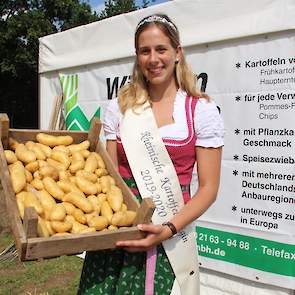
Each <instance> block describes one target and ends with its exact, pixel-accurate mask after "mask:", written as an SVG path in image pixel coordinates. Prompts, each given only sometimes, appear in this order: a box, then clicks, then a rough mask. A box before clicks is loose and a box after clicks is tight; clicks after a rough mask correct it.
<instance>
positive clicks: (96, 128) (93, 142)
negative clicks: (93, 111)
mask: <svg viewBox="0 0 295 295" xmlns="http://www.w3.org/2000/svg"><path fill="white" fill-rule="evenodd" d="M100 130H101V121H100V119H99V118H93V119H92V120H91V126H90V129H89V132H88V140H89V141H90V148H89V149H90V150H91V151H95V148H96V146H97V143H98V141H99V134H100Z"/></svg>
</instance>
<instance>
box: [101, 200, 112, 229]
mask: <svg viewBox="0 0 295 295" xmlns="http://www.w3.org/2000/svg"><path fill="white" fill-rule="evenodd" d="M100 215H101V216H104V217H106V218H107V220H108V222H109V223H110V224H111V220H112V217H113V210H112V208H111V206H110V205H109V203H108V202H107V201H104V202H102V204H101V208H100Z"/></svg>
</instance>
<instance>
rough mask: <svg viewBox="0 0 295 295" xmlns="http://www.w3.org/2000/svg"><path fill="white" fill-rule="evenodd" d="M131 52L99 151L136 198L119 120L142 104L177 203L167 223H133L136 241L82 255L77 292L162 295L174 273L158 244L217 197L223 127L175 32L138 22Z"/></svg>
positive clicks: (158, 21)
mask: <svg viewBox="0 0 295 295" xmlns="http://www.w3.org/2000/svg"><path fill="white" fill-rule="evenodd" d="M135 49H136V62H135V65H134V70H133V76H132V82H131V83H130V84H129V85H127V86H125V87H124V88H122V89H121V91H120V92H119V97H118V99H117V100H113V101H111V103H110V104H109V106H108V109H107V110H106V112H105V116H104V118H105V119H104V131H105V134H106V139H107V151H108V153H109V154H110V156H111V158H112V160H113V162H114V163H115V165H116V166H117V167H118V170H119V172H120V174H121V176H122V177H123V179H124V180H125V181H126V183H127V184H128V185H129V186H130V187H131V188H132V190H133V192H134V193H135V194H136V195H137V196H138V198H139V199H140V196H139V192H138V190H137V187H136V183H135V181H134V179H133V175H132V171H131V170H132V169H131V168H130V167H129V164H128V160H127V158H128V157H127V158H126V155H125V153H124V147H123V145H122V142H121V140H120V126H121V125H120V122H121V120H122V118H124V116H126V114H127V113H128V110H131V109H132V110H134V111H135V112H136V110H137V109H138V108H140V107H141V106H142V105H145V104H146V103H147V104H150V106H151V109H152V113H153V117H154V119H155V122H156V126H157V127H158V131H159V132H160V136H161V137H162V140H163V142H164V144H165V147H166V149H167V151H168V153H169V156H170V158H171V160H172V162H173V165H174V168H175V170H176V173H177V176H178V180H179V183H180V187H181V190H182V193H183V196H182V197H183V201H184V203H185V205H184V206H183V207H182V208H181V209H180V210H179V212H178V213H177V214H175V215H173V217H172V218H171V219H169V220H167V221H169V222H168V224H149V225H146V224H142V225H139V229H140V230H142V231H144V232H146V233H147V236H146V238H144V239H141V240H134V241H120V242H118V243H117V247H118V249H116V250H114V251H103V252H102V251H100V252H92V253H90V252H89V253H87V255H86V258H85V263H84V267H83V271H82V276H81V282H80V287H79V292H78V293H79V294H104V295H106V294H109V295H120V294H135V295H143V294H147V293H148V292H147V288H149V289H151V288H152V291H150V292H151V293H150V294H159V295H166V294H167V295H168V294H170V293H171V290H172V288H173V283H174V279H175V274H174V270H173V268H172V267H171V264H170V262H169V259H168V257H167V255H166V253H165V250H164V248H163V246H162V243H165V242H166V241H168V239H170V238H171V237H172V236H175V234H176V233H177V232H179V231H181V230H183V229H184V228H185V227H186V226H187V225H189V224H190V223H191V222H192V221H194V220H196V219H197V218H198V217H199V216H201V215H202V214H203V213H204V212H205V211H206V210H207V209H208V208H209V206H210V205H211V204H212V203H213V202H214V200H215V198H216V195H217V191H218V186H219V179H220V163H221V149H222V146H223V124H222V120H221V118H220V116H219V113H218V110H217V108H216V105H215V104H214V103H213V102H209V99H208V97H207V96H206V95H205V94H203V93H201V92H200V91H199V90H198V89H197V88H196V83H195V78H194V74H193V73H192V72H191V70H190V69H189V67H188V65H187V63H186V61H185V57H184V55H183V51H182V48H181V46H180V39H179V32H178V29H177V27H176V26H175V24H174V23H173V22H172V21H171V20H170V19H169V18H168V17H167V16H165V15H152V16H149V17H146V18H144V19H143V20H141V21H140V22H139V24H138V26H137V28H136V32H135ZM121 131H122V130H121ZM139 160H140V159H139ZM195 162H197V172H198V182H199V186H198V190H197V192H196V193H195V194H194V195H193V196H192V197H191V196H190V192H189V184H190V181H191V177H192V171H193V166H194V164H195ZM154 215H155V214H154ZM151 249H156V250H155V252H156V264H155V267H154V268H155V269H154V270H152V272H153V274H152V278H153V279H152V282H151V281H150V282H148V280H147V278H146V277H147V276H146V274H148V275H149V276H150V273H151V270H150V269H149V270H146V261H147V260H146V259H147V253H149V252H147V251H152V250H151ZM192 273H193V272H192ZM148 284H149V286H148ZM151 285H152V287H151Z"/></svg>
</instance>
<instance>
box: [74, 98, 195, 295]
mask: <svg viewBox="0 0 295 295" xmlns="http://www.w3.org/2000/svg"><path fill="white" fill-rule="evenodd" d="M196 103H197V99H194V98H191V97H186V102H185V108H186V123H187V127H188V136H187V138H185V139H183V140H175V139H172V138H163V141H164V143H165V146H166V148H167V151H168V153H169V155H170V157H171V159H172V162H173V164H174V167H175V169H176V172H177V175H178V178H179V182H180V184H181V188H182V190H183V198H184V202H185V203H186V202H187V201H188V200H189V199H190V194H189V184H190V182H191V177H192V170H193V167H194V164H195V159H196V157H195V142H196V135H195V132H194V124H193V119H194V110H195V106H196ZM117 149H118V162H119V172H120V174H121V176H122V177H123V179H124V180H125V182H126V184H127V185H128V186H129V187H130V189H131V190H132V191H133V193H134V194H135V195H136V196H137V198H138V200H139V201H141V197H140V195H139V192H138V190H137V187H136V183H135V181H134V180H133V178H132V173H131V169H130V167H129V165H128V161H127V158H126V155H125V153H124V149H123V146H122V143H121V141H120V138H117ZM154 250H155V253H156V261H155V269H154V270H152V271H153V274H152V278H153V282H152V284H153V286H152V291H151V293H150V291H147V290H148V288H147V283H146V278H147V276H146V275H150V274H149V272H150V269H149V267H148V270H147V268H146V265H147V253H146V252H137V253H129V252H127V251H125V250H123V249H114V250H104V251H91V252H87V253H86V256H85V261H84V265H83V269H82V274H81V279H80V285H79V289H78V295H82V294H83V295H98V294H102V295H152V294H154V295H169V294H170V293H171V290H172V286H173V282H174V280H175V275H174V273H173V269H172V268H171V265H170V262H169V260H168V258H167V255H166V253H165V250H164V248H163V246H162V245H158V246H157V247H156V249H154Z"/></svg>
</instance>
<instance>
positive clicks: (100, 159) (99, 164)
mask: <svg viewBox="0 0 295 295" xmlns="http://www.w3.org/2000/svg"><path fill="white" fill-rule="evenodd" d="M94 155H95V157H96V160H97V163H98V168H102V169H105V168H106V165H105V163H104V161H103V159H102V157H101V155H99V154H98V153H94Z"/></svg>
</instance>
